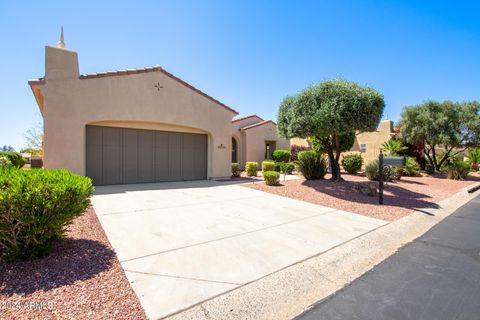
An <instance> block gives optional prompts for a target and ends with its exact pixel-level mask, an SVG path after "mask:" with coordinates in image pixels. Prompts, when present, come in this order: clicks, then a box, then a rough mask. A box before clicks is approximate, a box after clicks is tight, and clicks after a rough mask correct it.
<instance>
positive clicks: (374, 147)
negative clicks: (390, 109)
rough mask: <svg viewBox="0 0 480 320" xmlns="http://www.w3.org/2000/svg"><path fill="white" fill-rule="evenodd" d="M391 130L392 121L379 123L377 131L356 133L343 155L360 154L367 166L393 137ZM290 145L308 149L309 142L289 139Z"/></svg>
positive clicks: (393, 133)
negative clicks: (350, 146)
mask: <svg viewBox="0 0 480 320" xmlns="http://www.w3.org/2000/svg"><path fill="white" fill-rule="evenodd" d="M395 134H396V133H395V131H394V128H393V121H391V120H388V119H387V120H383V121H382V122H380V125H379V126H378V128H377V130H375V131H373V132H362V133H358V134H357V135H356V137H355V142H354V144H353V147H352V148H351V149H350V151H348V152H345V153H344V154H350V153H359V152H360V153H361V154H362V157H363V163H364V165H365V164H368V163H370V162H372V161H374V160H376V159H378V155H379V153H380V148H381V147H382V144H383V143H384V142H386V141H389V140H390V139H392V138H393V137H394V136H395ZM290 141H291V145H292V146H293V145H296V146H304V147H310V146H311V145H310V141H309V140H308V139H300V138H294V139H291V140H290Z"/></svg>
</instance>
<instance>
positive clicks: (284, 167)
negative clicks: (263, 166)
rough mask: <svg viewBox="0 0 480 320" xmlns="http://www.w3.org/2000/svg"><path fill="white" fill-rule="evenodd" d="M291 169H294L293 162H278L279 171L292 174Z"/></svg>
mask: <svg viewBox="0 0 480 320" xmlns="http://www.w3.org/2000/svg"><path fill="white" fill-rule="evenodd" d="M293 170H295V165H294V164H293V163H280V172H284V173H286V174H292V172H293ZM275 171H277V170H275Z"/></svg>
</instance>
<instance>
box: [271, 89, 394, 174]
mask: <svg viewBox="0 0 480 320" xmlns="http://www.w3.org/2000/svg"><path fill="white" fill-rule="evenodd" d="M384 107H385V102H384V99H383V95H382V94H381V93H379V92H378V91H376V90H375V89H373V88H370V87H365V86H361V85H359V84H357V83H355V82H348V81H345V80H327V81H324V82H321V83H319V84H318V85H314V86H310V87H307V88H306V89H304V90H303V91H301V92H300V93H299V94H297V95H296V96H290V97H286V98H285V99H284V100H283V101H282V103H281V105H280V108H279V112H278V130H279V133H280V135H281V136H283V137H285V138H294V137H298V138H307V137H315V138H316V139H318V140H319V141H320V142H321V144H322V148H324V150H325V152H326V153H327V155H328V159H329V165H330V170H331V172H332V178H331V179H332V180H333V181H339V180H341V176H340V164H339V159H340V154H341V152H342V136H345V135H347V136H348V135H350V134H351V133H352V132H356V131H360V132H363V131H373V130H375V129H376V128H377V126H378V123H379V122H380V119H381V116H382V113H383V109H384Z"/></svg>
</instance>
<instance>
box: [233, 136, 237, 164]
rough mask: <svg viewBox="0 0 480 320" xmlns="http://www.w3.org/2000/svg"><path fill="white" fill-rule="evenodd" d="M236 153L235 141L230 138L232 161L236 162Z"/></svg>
mask: <svg viewBox="0 0 480 320" xmlns="http://www.w3.org/2000/svg"><path fill="white" fill-rule="evenodd" d="M237 153H238V152H237V141H236V140H235V138H232V162H238V161H237V160H238V158H237Z"/></svg>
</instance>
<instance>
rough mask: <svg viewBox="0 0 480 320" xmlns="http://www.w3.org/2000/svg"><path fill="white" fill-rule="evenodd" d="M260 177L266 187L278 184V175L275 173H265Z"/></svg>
mask: <svg viewBox="0 0 480 320" xmlns="http://www.w3.org/2000/svg"><path fill="white" fill-rule="evenodd" d="M262 175H263V178H264V179H265V184H266V185H267V186H276V185H278V184H279V183H280V173H278V172H277V171H265V172H262Z"/></svg>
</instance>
